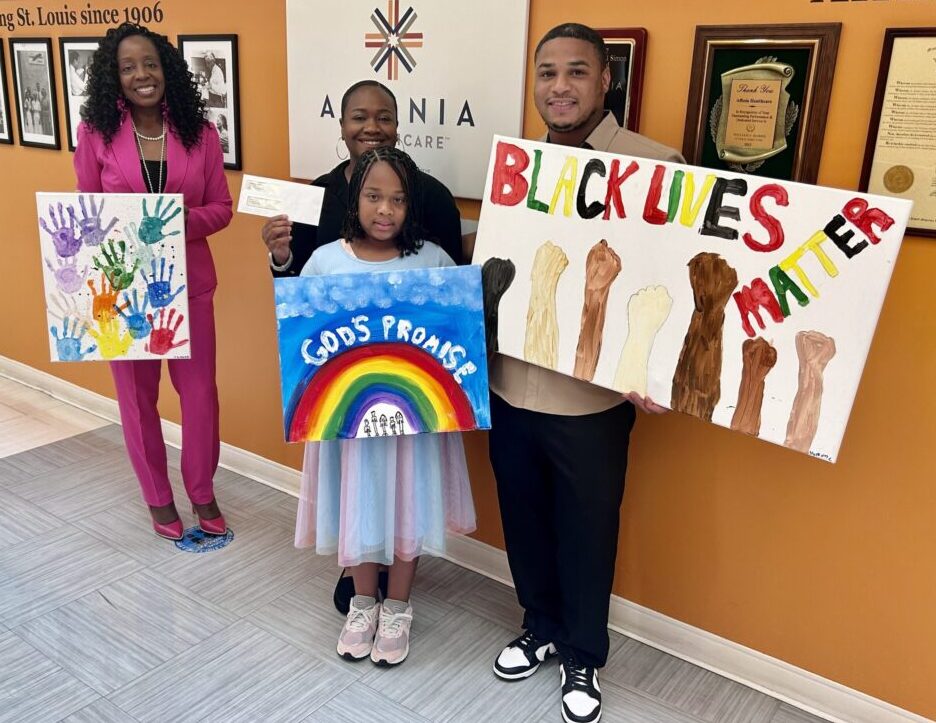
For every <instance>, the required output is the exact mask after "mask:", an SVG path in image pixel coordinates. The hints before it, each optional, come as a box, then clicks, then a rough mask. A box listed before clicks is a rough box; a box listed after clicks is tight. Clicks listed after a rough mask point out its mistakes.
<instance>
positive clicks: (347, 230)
mask: <svg viewBox="0 0 936 723" xmlns="http://www.w3.org/2000/svg"><path fill="white" fill-rule="evenodd" d="M381 161H383V162H384V163H387V164H388V165H389V166H390V168H392V169H393V172H394V173H396V174H397V177H398V178H399V179H400V184H401V185H402V186H403V192H404V193H405V194H406V218H405V219H404V220H403V227H402V228H401V229H400V233H399V234H398V235H397V237H396V238H395V239H393V242H394V244H396V247H397V248H398V249H399V250H400V256H409V255H410V254H416V253H419V249H421V248H422V246H423V243H424V242H425V240H427V239H428V238H429V234H428V233H427V232H426V229H425V227H424V226H423V220H422V218H423V217H422V186H421V183H422V182H421V180H420V178H419V169H418V168H417V167H416V164H415V163H413V159H412V158H410V157H409V156H408V155H407V154H406V153H405V152H404V151H401V150H400V149H399V148H396V147H393V146H381V147H379V148H372V149H371V150H369V151H366V152H365V153H363V154H362V155H361V157H360V159H359V160H358V162H357V165H356V166H355V167H354V171H353V172H352V173H351V183H350V186H351V203H350V204H349V205H348V214H347V215H346V216H345V221H344V226H343V227H342V230H341V235H342V236H344V238H346V239H347V240H348V241H349V242H350V243H353V242H354V239H360V238H363V237H364V236H365V232H364V228H363V227H362V226H361V219H360V217H359V215H358V214H359V202H360V197H361V188H362V187H363V186H364V180H365V179H366V178H367V174H368V173H370V170H371V168H373V167H374V164H375V163H380V162H381Z"/></svg>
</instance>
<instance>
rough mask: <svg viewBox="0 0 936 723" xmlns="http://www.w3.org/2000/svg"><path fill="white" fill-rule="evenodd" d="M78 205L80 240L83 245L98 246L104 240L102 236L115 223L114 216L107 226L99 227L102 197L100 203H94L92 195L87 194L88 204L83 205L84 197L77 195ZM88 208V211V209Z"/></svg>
mask: <svg viewBox="0 0 936 723" xmlns="http://www.w3.org/2000/svg"><path fill="white" fill-rule="evenodd" d="M78 205H79V206H80V207H81V218H79V219H78V228H79V230H80V231H81V242H82V243H83V244H84V245H85V246H100V245H101V244H102V243H103V242H104V237H105V236H107V234H108V233H109V232H110V230H111V229H112V228H114V226H115V225H116V224H117V217H116V216H115V217H114V218H112V219H111V220H110V223H109V224H107V228H101V216H102V215H103V214H104V199H101V205H100V206H97V205H96V204H95V203H94V196H88V204H87V206H86V205H85V197H84V196H79V197H78ZM89 208H90V213H89V212H88V209H89Z"/></svg>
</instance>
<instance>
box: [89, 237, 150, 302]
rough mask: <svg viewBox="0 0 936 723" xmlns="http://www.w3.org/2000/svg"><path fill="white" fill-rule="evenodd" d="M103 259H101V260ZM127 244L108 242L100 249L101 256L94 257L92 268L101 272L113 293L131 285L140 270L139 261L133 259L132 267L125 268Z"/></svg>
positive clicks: (123, 242)
mask: <svg viewBox="0 0 936 723" xmlns="http://www.w3.org/2000/svg"><path fill="white" fill-rule="evenodd" d="M101 257H103V258H101ZM126 261H127V244H126V242H125V241H119V242H118V243H117V244H116V245H115V244H114V242H113V241H108V242H107V245H106V246H104V247H102V248H101V256H95V257H94V261H93V263H94V268H96V269H97V270H98V271H100V272H102V273H103V274H104V275H105V276H106V277H107V280H108V281H110V283H111V286H113V287H114V290H115V291H123V290H124V289H127V288H129V287H130V285H131V284H132V283H133V277H134V276H135V275H136V272H137V270H138V269H139V268H140V260H139V259H135V260H134V262H133V266H132V267H129V268H128V267H127V265H126Z"/></svg>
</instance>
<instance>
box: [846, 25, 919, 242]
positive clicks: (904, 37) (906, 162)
mask: <svg viewBox="0 0 936 723" xmlns="http://www.w3.org/2000/svg"><path fill="white" fill-rule="evenodd" d="M861 190H863V191H867V192H868V193H880V194H883V195H885V196H899V197H901V198H908V199H910V200H911V201H913V211H912V212H911V214H910V225H909V226H908V227H907V232H908V233H911V234H916V235H918V236H930V237H936V28H888V29H887V31H886V32H885V33H884V50H883V52H882V54H881V69H880V71H879V72H878V81H877V90H876V92H875V94H874V105H873V106H872V109H871V123H870V125H869V126H868V142H867V145H866V146H865V156H864V164H863V166H862V169H861Z"/></svg>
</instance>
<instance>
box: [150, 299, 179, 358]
mask: <svg viewBox="0 0 936 723" xmlns="http://www.w3.org/2000/svg"><path fill="white" fill-rule="evenodd" d="M146 318H147V319H149V321H150V324H152V325H153V333H152V334H150V340H149V343H147V344H146V351H148V352H150V353H151V354H166V353H167V352H169V351H171V350H172V349H175V348H177V347H180V346H182V345H183V344H188V339H183V340H182V341H175V335H176V332H177V331H178V330H179V327H180V326H181V325H182V320H183V319H184V318H185V316H184V315H183V314H181V313H180V314H179V315H178V316H176V310H175V309H169V315H168V316H166V310H165V309H160V310H159V319H158V321H153V315H152V314H147V315H146ZM173 319H175V324H173V323H172V321H173ZM173 342H174V343H173Z"/></svg>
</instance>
